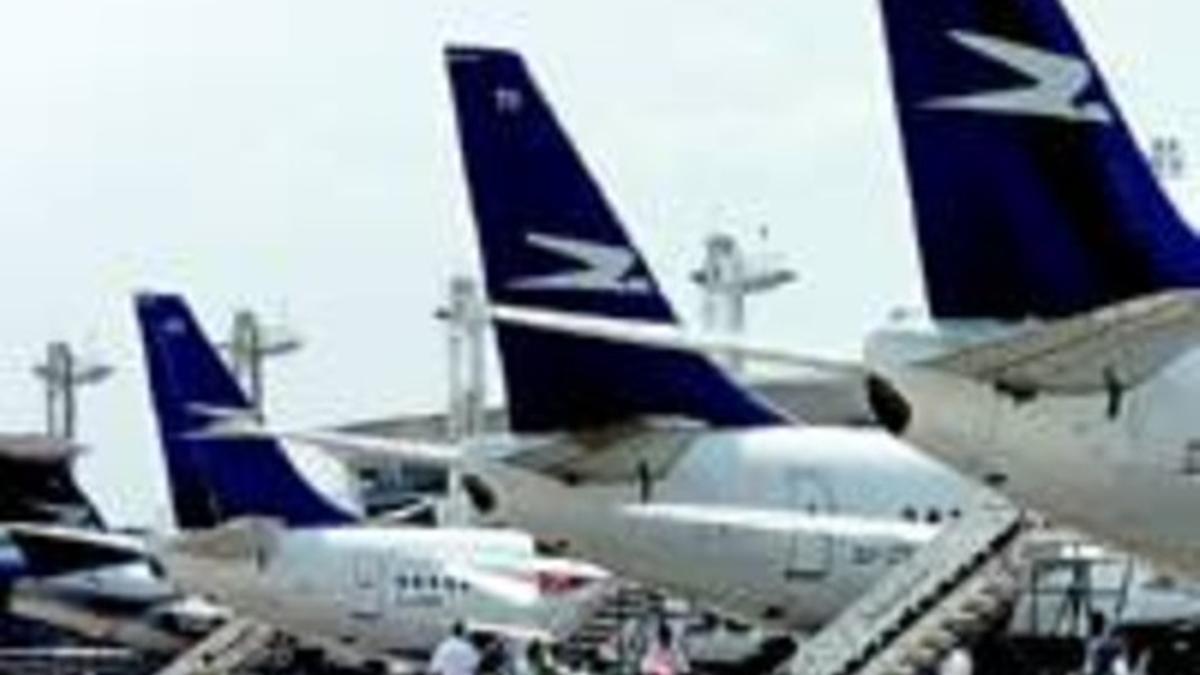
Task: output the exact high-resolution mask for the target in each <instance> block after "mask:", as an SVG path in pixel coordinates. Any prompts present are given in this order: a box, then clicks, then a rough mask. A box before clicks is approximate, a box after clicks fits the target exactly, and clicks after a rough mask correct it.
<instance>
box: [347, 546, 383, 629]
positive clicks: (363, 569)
mask: <svg viewBox="0 0 1200 675" xmlns="http://www.w3.org/2000/svg"><path fill="white" fill-rule="evenodd" d="M386 576H387V564H386V561H385V560H384V558H383V557H382V556H379V555H372V554H370V553H363V554H359V555H356V556H354V558H353V561H352V569H351V570H350V603H351V617H352V618H354V619H355V620H356V621H377V620H379V619H380V618H382V616H383V608H384V605H385V603H386V598H385V597H384V596H385V595H386V592H385V591H386Z"/></svg>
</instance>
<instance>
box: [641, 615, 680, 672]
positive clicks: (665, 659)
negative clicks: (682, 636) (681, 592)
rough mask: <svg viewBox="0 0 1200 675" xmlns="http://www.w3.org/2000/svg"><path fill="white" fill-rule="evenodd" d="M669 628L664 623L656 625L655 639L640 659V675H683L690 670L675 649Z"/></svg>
mask: <svg viewBox="0 0 1200 675" xmlns="http://www.w3.org/2000/svg"><path fill="white" fill-rule="evenodd" d="M674 642H675V641H674V635H673V634H672V632H671V627H670V626H669V625H667V623H666V622H665V621H664V622H662V623H660V624H659V625H658V633H657V639H656V640H654V641H653V642H652V643H651V644H650V647H649V648H648V649H647V650H646V654H645V656H643V657H642V662H641V664H640V668H639V672H640V673H641V675H684V674H685V673H688V672H689V671H690V670H691V668H690V666H689V664H688V662H687V659H686V658H684V656H683V653H682V652H680V651H679V650H678V649H676V647H675V644H674Z"/></svg>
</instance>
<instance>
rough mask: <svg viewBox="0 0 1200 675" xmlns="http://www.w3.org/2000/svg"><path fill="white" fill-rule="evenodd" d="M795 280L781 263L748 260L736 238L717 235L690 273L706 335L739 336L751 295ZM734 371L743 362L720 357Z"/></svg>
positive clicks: (706, 244)
mask: <svg viewBox="0 0 1200 675" xmlns="http://www.w3.org/2000/svg"><path fill="white" fill-rule="evenodd" d="M795 279H796V273H795V272H794V271H792V270H791V269H789V268H787V267H786V266H785V265H784V264H782V263H780V262H778V261H773V260H770V259H767V258H765V257H764V258H763V259H761V260H759V259H755V260H751V259H750V258H749V257H747V256H746V254H745V253H744V252H743V251H742V248H741V246H739V245H738V242H737V240H736V239H734V238H733V237H732V236H730V235H728V234H722V233H717V234H713V235H711V236H709V237H708V239H706V240H705V242H704V262H703V264H702V265H701V267H700V268H699V269H697V270H695V271H694V272H692V281H694V282H695V283H696V284H697V285H699V286H700V289H701V292H702V293H703V306H702V308H701V311H702V314H701V317H702V322H703V327H704V330H705V331H706V332H710V333H716V334H721V335H729V336H734V335H741V334H742V333H743V332H744V331H745V329H746V301H747V298H749V297H750V296H751V295H754V294H757V293H764V292H766V291H771V290H774V289H776V288H780V287H782V286H784V285H786V284H788V283H790V282H792V281H794V280H795ZM723 361H724V362H725V364H726V365H727V366H728V367H729V368H730V369H731V370H734V371H735V372H741V370H742V369H743V365H744V364H743V360H742V358H741V357H740V356H738V355H735V354H728V355H726V356H725V357H724V358H723Z"/></svg>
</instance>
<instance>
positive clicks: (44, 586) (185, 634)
mask: <svg viewBox="0 0 1200 675" xmlns="http://www.w3.org/2000/svg"><path fill="white" fill-rule="evenodd" d="M82 451H83V448H82V447H81V446H79V445H77V444H74V443H69V442H66V441H62V440H58V439H52V438H46V437H42V436H32V435H5V436H3V437H0V471H2V472H3V475H4V476H5V477H6V480H5V482H4V486H3V488H2V489H0V559H2V560H3V563H2V565H0V569H2V570H3V572H2V578H0V588H2V591H3V601H4V609H5V611H7V612H10V613H12V614H13V615H15V616H17V617H20V618H24V619H33V620H36V621H39V622H42V623H45V624H48V625H51V626H54V627H56V628H60V629H63V630H66V631H68V632H71V633H74V634H77V635H80V636H83V637H87V638H91V639H94V640H104V641H112V642H116V643H119V644H123V645H127V646H130V647H134V648H137V649H141V650H147V651H154V652H168V653H169V652H174V651H176V650H178V649H181V648H183V647H184V646H186V645H187V644H188V643H189V642H190V641H191V640H193V639H195V638H196V637H197V636H199V635H201V634H203V632H204V631H205V630H207V629H210V628H212V627H213V626H215V625H216V624H217V622H219V621H220V620H221V619H222V616H221V615H220V613H219V612H216V611H215V610H214V608H212V607H208V606H205V605H204V604H203V603H198V602H194V601H188V600H187V599H186V598H184V597H182V596H181V595H180V594H179V592H178V591H177V590H176V589H175V588H174V587H173V586H172V585H170V584H169V583H167V582H166V581H165V580H164V579H162V577H161V576H160V575H159V574H158V573H157V571H156V569H155V568H154V567H153V566H152V565H149V564H147V561H146V559H145V557H144V556H143V555H141V554H140V553H138V552H137V551H135V550H129V549H124V548H121V547H113V546H110V545H109V542H108V541H107V540H105V537H107V536H109V533H108V532H107V531H106V529H105V526H104V522H103V520H102V519H101V517H100V514H99V513H98V512H97V511H96V509H95V508H94V507H93V506H92V504H91V503H90V502H89V501H88V499H87V496H86V495H85V494H84V493H83V492H82V491H81V490H80V489H79V487H78V485H77V484H76V482H75V478H74V475H73V466H74V461H75V458H76V457H77V456H78V455H79V454H80V453H81V452H82ZM31 525H37V526H46V527H53V528H63V529H69V530H71V531H72V535H73V536H71V537H69V538H66V537H57V536H43V533H42V532H39V531H37V530H32V529H29V528H28V527H27V526H31Z"/></svg>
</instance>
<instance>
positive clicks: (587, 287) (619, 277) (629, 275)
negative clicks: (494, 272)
mask: <svg viewBox="0 0 1200 675" xmlns="http://www.w3.org/2000/svg"><path fill="white" fill-rule="evenodd" d="M525 241H526V242H528V243H529V244H530V245H531V246H534V247H535V248H539V249H542V250H545V251H550V252H551V253H554V254H556V255H558V256H560V257H563V258H567V259H569V260H571V261H572V262H574V263H576V264H578V265H579V269H575V270H570V271H567V272H559V273H556V274H547V275H544V276H537V277H525V278H522V279H515V280H513V281H511V282H509V284H508V287H509V288H512V289H516V290H537V291H586V292H594V293H620V294H623V295H648V294H650V293H651V292H652V291H653V289H652V288H651V285H650V280H649V279H647V278H646V277H644V276H641V275H635V274H634V273H633V271H634V267H636V266H637V256H636V255H634V253H633V251H630V250H629V249H627V248H624V247H621V246H610V245H607V244H597V243H595V242H590V241H581V240H579V239H571V238H569V237H560V236H556V235H551V234H540V233H537V232H533V233H530V234H529V235H527V236H526V237H525Z"/></svg>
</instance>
